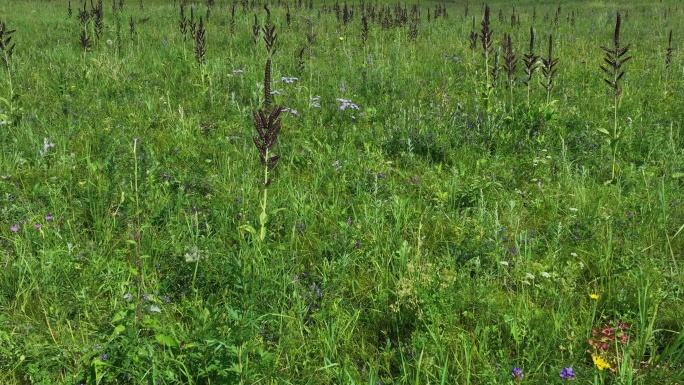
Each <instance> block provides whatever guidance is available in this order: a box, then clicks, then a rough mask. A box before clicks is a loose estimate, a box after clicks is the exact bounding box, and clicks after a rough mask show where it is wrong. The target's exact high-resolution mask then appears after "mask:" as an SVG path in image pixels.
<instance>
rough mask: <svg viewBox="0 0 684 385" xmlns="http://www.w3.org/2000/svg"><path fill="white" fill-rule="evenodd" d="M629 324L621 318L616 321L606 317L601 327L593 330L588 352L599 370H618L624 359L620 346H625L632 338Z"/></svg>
mask: <svg viewBox="0 0 684 385" xmlns="http://www.w3.org/2000/svg"><path fill="white" fill-rule="evenodd" d="M629 326H630V325H629V324H627V323H625V322H622V321H621V320H617V322H615V321H612V320H610V319H608V318H605V319H604V320H603V325H602V326H601V327H600V328H597V329H594V330H592V331H591V338H590V339H589V341H588V343H589V345H590V348H589V349H588V350H587V353H589V354H590V355H591V358H592V360H593V361H594V365H595V366H596V368H597V369H598V370H604V369H610V370H611V371H615V370H616V368H617V366H618V365H619V363H620V360H621V359H622V356H621V354H620V352H619V348H618V346H625V345H627V343H629V340H630V337H629Z"/></svg>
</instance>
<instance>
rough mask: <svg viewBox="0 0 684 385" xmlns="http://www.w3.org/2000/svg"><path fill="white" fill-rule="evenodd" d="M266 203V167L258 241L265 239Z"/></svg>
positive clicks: (265, 170) (265, 169)
mask: <svg viewBox="0 0 684 385" xmlns="http://www.w3.org/2000/svg"><path fill="white" fill-rule="evenodd" d="M268 155H269V154H268V149H266V159H268ZM267 201H268V165H266V166H264V199H263V201H262V202H261V214H259V225H261V228H260V229H259V240H260V241H262V242H263V241H264V239H266V223H268V214H266V206H267V205H266V204H267Z"/></svg>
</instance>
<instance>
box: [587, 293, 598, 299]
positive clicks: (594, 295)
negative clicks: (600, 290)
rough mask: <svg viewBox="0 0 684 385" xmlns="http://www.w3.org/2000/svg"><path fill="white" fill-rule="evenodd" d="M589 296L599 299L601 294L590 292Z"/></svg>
mask: <svg viewBox="0 0 684 385" xmlns="http://www.w3.org/2000/svg"><path fill="white" fill-rule="evenodd" d="M589 298H591V299H593V300H597V299H599V295H598V294H594V293H591V294H589Z"/></svg>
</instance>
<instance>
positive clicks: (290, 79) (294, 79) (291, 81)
mask: <svg viewBox="0 0 684 385" xmlns="http://www.w3.org/2000/svg"><path fill="white" fill-rule="evenodd" d="M280 80H281V81H282V82H283V83H285V84H292V83H294V82H296V81H298V80H299V79H298V78H288V77H285V76H283V77H282V78H280Z"/></svg>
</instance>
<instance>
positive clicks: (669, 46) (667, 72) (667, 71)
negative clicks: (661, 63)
mask: <svg viewBox="0 0 684 385" xmlns="http://www.w3.org/2000/svg"><path fill="white" fill-rule="evenodd" d="M673 52H674V48H672V30H670V33H669V36H668V39H667V49H666V50H665V83H667V80H668V78H669V77H670V64H671V63H672V53H673Z"/></svg>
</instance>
